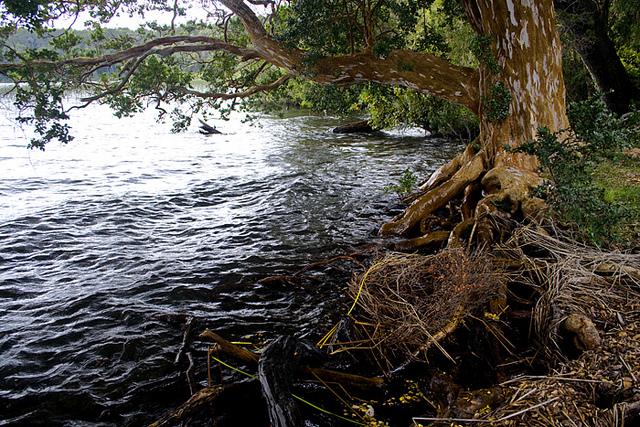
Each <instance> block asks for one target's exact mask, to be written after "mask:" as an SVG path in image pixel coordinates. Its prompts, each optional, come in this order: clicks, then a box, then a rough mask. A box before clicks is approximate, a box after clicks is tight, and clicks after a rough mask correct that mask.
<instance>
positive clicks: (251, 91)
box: [172, 74, 291, 99]
mask: <svg viewBox="0 0 640 427" xmlns="http://www.w3.org/2000/svg"><path fill="white" fill-rule="evenodd" d="M290 78H291V75H289V74H285V75H284V76H282V77H280V78H279V79H278V80H276V81H274V82H272V83H268V84H264V85H256V86H252V87H250V88H248V89H247V90H245V91H243V92H232V93H223V92H200V91H196V90H193V89H186V88H172V90H173V91H174V92H176V93H182V94H183V95H191V96H196V97H198V98H203V99H238V98H247V97H249V96H251V95H255V94H256V93H259V92H268V91H270V90H273V89H276V88H278V87H280V86H282V85H283V84H285V83H286V82H287V81H288V80H289V79H290Z"/></svg>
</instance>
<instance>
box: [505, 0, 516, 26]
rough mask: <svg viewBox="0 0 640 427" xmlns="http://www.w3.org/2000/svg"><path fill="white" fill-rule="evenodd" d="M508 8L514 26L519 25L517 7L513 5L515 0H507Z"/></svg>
mask: <svg viewBox="0 0 640 427" xmlns="http://www.w3.org/2000/svg"><path fill="white" fill-rule="evenodd" d="M507 9H509V18H510V19H511V25H513V26H514V27H515V26H517V25H518V21H516V9H515V7H514V5H513V0H507Z"/></svg>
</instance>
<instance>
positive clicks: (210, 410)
mask: <svg viewBox="0 0 640 427" xmlns="http://www.w3.org/2000/svg"><path fill="white" fill-rule="evenodd" d="M247 400H251V401H252V402H253V403H252V404H253V405H259V406H260V410H254V411H246V409H247V407H246V402H247ZM204 413H206V414H208V415H209V417H210V418H211V419H212V424H211V425H213V426H218V425H234V424H233V422H234V421H233V419H235V422H236V423H237V422H243V423H244V422H247V423H248V424H247V425H267V420H266V419H265V417H264V416H263V415H262V413H263V411H262V403H261V399H260V387H259V385H258V382H257V381H250V382H243V383H234V384H229V385H216V386H211V387H205V388H203V389H202V390H199V391H198V392H196V393H195V394H193V395H192V396H191V397H190V398H189V400H187V401H186V402H185V403H183V404H182V405H180V407H179V408H177V409H176V410H175V411H173V412H171V413H169V414H167V415H165V416H163V417H162V418H160V419H159V420H158V421H156V422H154V423H152V424H151V425H150V426H149V427H169V426H176V425H183V424H184V423H188V420H189V419H190V418H196V417H199V416H202V414H204ZM225 418H226V420H225ZM225 421H226V424H225ZM235 425H237V424H235Z"/></svg>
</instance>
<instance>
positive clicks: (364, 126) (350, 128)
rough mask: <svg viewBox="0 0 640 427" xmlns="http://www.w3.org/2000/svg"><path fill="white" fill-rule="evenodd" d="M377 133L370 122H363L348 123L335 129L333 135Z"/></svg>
mask: <svg viewBox="0 0 640 427" xmlns="http://www.w3.org/2000/svg"><path fill="white" fill-rule="evenodd" d="M371 132H375V129H374V128H372V127H371V125H370V124H369V121H368V120H361V121H359V122H354V123H347V124H346V125H341V126H338V127H335V128H334V129H333V133H371Z"/></svg>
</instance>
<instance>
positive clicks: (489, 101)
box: [482, 82, 511, 122]
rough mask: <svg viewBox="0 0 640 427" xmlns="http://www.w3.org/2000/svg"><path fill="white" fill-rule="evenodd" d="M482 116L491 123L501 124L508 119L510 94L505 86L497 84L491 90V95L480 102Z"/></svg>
mask: <svg viewBox="0 0 640 427" xmlns="http://www.w3.org/2000/svg"><path fill="white" fill-rule="evenodd" d="M482 104H483V106H484V114H485V116H486V117H487V119H488V120H489V121H491V122H501V121H502V120H504V119H506V118H507V117H509V112H510V105H511V93H510V92H509V89H508V88H507V86H506V85H505V84H504V83H502V82H498V83H496V84H495V85H493V87H492V88H491V94H490V95H489V96H488V97H486V98H484V99H483V100H482Z"/></svg>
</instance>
